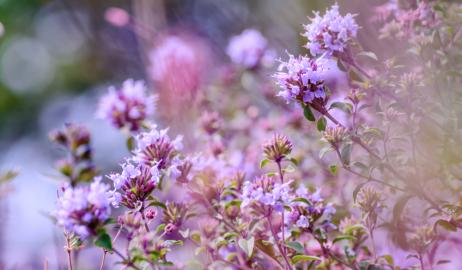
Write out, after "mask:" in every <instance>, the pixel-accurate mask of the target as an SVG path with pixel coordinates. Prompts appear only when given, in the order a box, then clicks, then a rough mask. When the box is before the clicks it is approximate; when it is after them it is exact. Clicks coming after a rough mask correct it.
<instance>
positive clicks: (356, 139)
mask: <svg viewBox="0 0 462 270" xmlns="http://www.w3.org/2000/svg"><path fill="white" fill-rule="evenodd" d="M313 105H314V106H313ZM311 107H312V108H313V109H315V110H317V111H318V112H320V113H321V114H322V115H324V116H326V117H327V118H329V120H331V121H332V122H333V123H335V124H336V125H338V126H341V127H345V126H344V125H342V124H341V123H340V122H339V121H337V119H335V118H334V117H333V116H332V115H331V114H330V113H329V112H328V111H327V110H326V109H325V108H324V107H321V106H318V105H316V104H312V105H311ZM351 140H352V141H353V142H354V143H357V144H358V145H359V146H361V148H363V149H364V150H366V152H367V153H368V154H369V155H371V156H372V157H374V158H376V159H377V160H379V161H383V159H382V158H381V157H380V156H379V155H377V154H376V153H374V152H373V151H372V150H371V149H370V148H369V147H368V146H367V145H366V144H365V143H364V142H363V141H362V140H361V139H360V138H359V137H357V136H352V138H351ZM382 164H383V165H384V168H385V169H387V170H388V171H390V172H391V174H393V176H394V177H396V178H398V179H399V180H401V181H402V182H403V183H404V184H406V185H407V186H408V187H409V188H411V191H412V193H413V194H414V195H415V196H417V197H419V198H421V199H423V200H425V201H427V202H428V203H429V204H430V205H431V206H432V207H433V208H434V209H436V210H438V211H440V212H444V211H443V210H442V209H441V208H440V207H439V206H438V204H437V203H435V202H434V201H433V200H432V199H431V198H430V197H429V196H428V195H427V194H426V193H425V192H424V191H423V190H422V188H421V187H412V186H409V185H408V182H407V180H408V179H407V178H406V177H404V176H402V175H400V174H399V173H398V172H397V171H396V170H395V169H394V168H393V167H392V166H390V164H387V163H384V162H382ZM343 167H345V165H344V166H343ZM355 174H356V173H355ZM371 180H373V179H372V178H371ZM373 181H376V182H379V181H377V180H373ZM379 183H383V184H384V183H385V182H383V181H380V182H379ZM385 185H387V186H390V185H389V184H385ZM398 190H401V191H404V192H407V191H406V190H404V189H398Z"/></svg>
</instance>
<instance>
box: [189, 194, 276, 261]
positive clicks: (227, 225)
mask: <svg viewBox="0 0 462 270" xmlns="http://www.w3.org/2000/svg"><path fill="white" fill-rule="evenodd" d="M191 192H193V191H192V190H191ZM201 196H202V199H203V201H204V202H205V204H206V207H207V208H208V209H209V210H211V211H212V212H214V213H215V214H216V215H219V216H222V217H223V218H222V219H219V218H217V217H216V216H212V217H213V218H214V219H216V220H218V221H221V222H223V224H224V225H225V227H227V228H228V229H229V230H232V231H234V232H235V233H238V234H241V231H240V230H238V229H237V228H236V227H235V226H234V225H233V224H231V223H229V222H228V221H227V220H226V219H225V218H224V216H223V215H222V214H221V213H220V212H218V210H216V209H215V208H214V207H213V205H212V204H211V203H210V202H209V201H208V200H207V198H206V197H205V196H204V195H203V194H202V193H201ZM256 248H258V249H259V250H260V251H261V252H262V254H263V255H265V256H266V257H268V258H269V259H271V260H272V261H274V262H275V263H276V264H277V265H279V266H280V267H281V268H283V269H284V265H283V264H282V263H281V262H280V261H279V260H277V259H276V258H273V257H272V256H270V255H268V254H267V253H266V252H265V251H264V250H262V249H261V248H260V247H258V246H256Z"/></svg>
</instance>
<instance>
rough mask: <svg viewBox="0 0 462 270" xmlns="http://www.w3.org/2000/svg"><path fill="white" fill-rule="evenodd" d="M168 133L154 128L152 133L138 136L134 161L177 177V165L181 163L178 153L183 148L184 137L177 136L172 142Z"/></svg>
mask: <svg viewBox="0 0 462 270" xmlns="http://www.w3.org/2000/svg"><path fill="white" fill-rule="evenodd" d="M167 133H168V129H162V130H158V129H157V128H156V127H155V126H153V127H152V128H151V130H150V131H147V132H142V133H140V134H138V135H137V136H136V144H137V148H136V149H135V151H134V157H133V160H134V161H135V162H137V163H141V164H144V165H147V166H155V167H157V168H158V169H159V170H169V171H170V172H171V173H173V174H174V175H177V173H178V171H177V169H176V165H178V162H179V160H178V153H179V152H180V151H181V150H182V148H183V144H182V140H183V137H182V136H177V137H176V138H175V139H173V140H172V139H170V137H169V136H168V134H167Z"/></svg>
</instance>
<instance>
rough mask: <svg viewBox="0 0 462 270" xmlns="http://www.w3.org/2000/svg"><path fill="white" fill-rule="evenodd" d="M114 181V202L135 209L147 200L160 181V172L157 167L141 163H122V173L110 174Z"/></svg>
mask: <svg viewBox="0 0 462 270" xmlns="http://www.w3.org/2000/svg"><path fill="white" fill-rule="evenodd" d="M108 178H109V179H111V180H112V181H113V182H114V188H115V189H116V190H119V192H117V191H114V192H113V197H112V200H113V202H112V204H113V205H114V206H115V207H118V206H119V204H123V205H124V206H126V207H128V208H130V209H134V208H136V207H138V206H139V205H140V203H141V202H143V201H145V200H146V198H147V197H148V196H149V195H150V194H151V192H152V191H153V190H154V189H155V188H156V187H157V186H158V185H159V183H160V173H159V170H158V169H157V167H155V166H154V167H148V166H143V165H140V164H136V165H133V164H131V163H125V164H122V173H120V174H119V173H116V174H110V175H109V176H108Z"/></svg>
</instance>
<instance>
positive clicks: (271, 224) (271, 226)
mask: <svg viewBox="0 0 462 270" xmlns="http://www.w3.org/2000/svg"><path fill="white" fill-rule="evenodd" d="M266 218H267V220H268V225H269V227H270V231H271V235H272V236H273V238H274V241H275V242H276V246H277V247H278V250H279V252H280V253H281V256H282V257H283V258H284V261H285V262H286V267H284V269H292V267H291V266H290V261H289V258H287V256H286V254H285V253H284V251H283V248H282V247H281V243H280V241H279V237H278V235H277V233H276V232H275V231H274V227H273V223H272V222H271V215H267V216H266Z"/></svg>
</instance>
